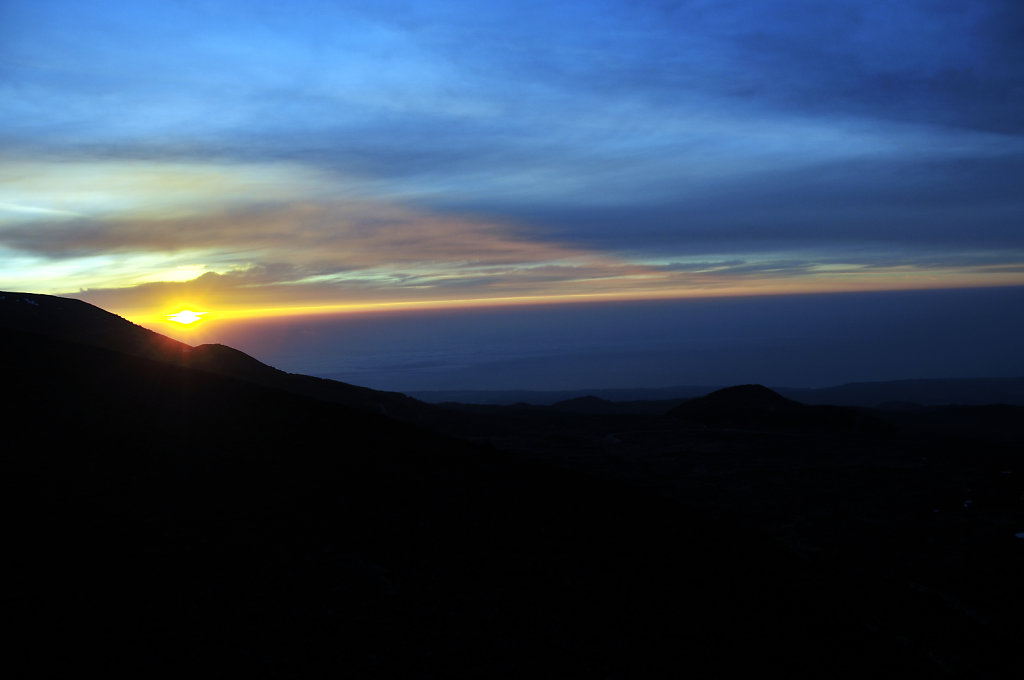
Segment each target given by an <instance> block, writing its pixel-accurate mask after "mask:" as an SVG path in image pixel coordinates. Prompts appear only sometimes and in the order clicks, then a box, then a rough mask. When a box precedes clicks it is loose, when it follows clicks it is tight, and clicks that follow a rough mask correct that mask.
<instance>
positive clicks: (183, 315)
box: [167, 309, 206, 325]
mask: <svg viewBox="0 0 1024 680" xmlns="http://www.w3.org/2000/svg"><path fill="white" fill-rule="evenodd" d="M203 314H206V312H193V311H192V310H191V309H183V310H182V311H180V312H177V313H175V314H168V315H167V318H168V319H170V320H171V321H177V322H178V323H182V324H186V325H187V324H191V323H195V322H196V321H199V319H200V317H202V316H203Z"/></svg>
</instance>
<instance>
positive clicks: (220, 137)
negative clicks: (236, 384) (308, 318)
mask: <svg viewBox="0 0 1024 680" xmlns="http://www.w3.org/2000/svg"><path fill="white" fill-rule="evenodd" d="M940 45H941V49H938V48H937V46H940ZM0 72H2V74H3V77H2V78H0V97H2V99H3V101H4V102H5V103H4V106H3V107H2V108H0V145H2V146H0V153H2V161H3V162H2V164H0V168H2V169H0V270H2V271H3V275H2V276H0V285H2V286H3V287H4V288H29V289H33V290H40V291H47V292H58V293H60V292H74V291H82V292H81V294H82V295H84V296H86V297H87V298H88V299H90V300H96V301H100V300H103V301H105V302H106V301H113V302H114V303H115V304H118V305H121V308H122V309H140V308H144V307H146V306H147V305H149V306H158V305H162V304H164V303H163V301H164V300H166V299H169V298H173V299H175V300H177V299H183V298H187V297H189V296H197V297H201V296H206V298H207V299H209V300H211V304H227V302H228V301H233V302H234V304H236V305H242V304H243V303H244V304H248V305H252V306H264V307H266V306H287V305H294V306H302V305H329V304H344V303H346V302H350V301H353V300H355V301H376V302H402V301H416V300H444V299H450V298H455V297H458V298H460V299H488V298H497V297H517V296H523V297H539V296H554V297H557V296H565V295H608V296H620V297H629V296H631V295H633V296H649V295H689V294H694V293H700V292H702V291H711V290H714V291H723V290H725V291H741V290H748V291H754V292H757V291H765V290H775V289H778V290H808V291H809V290H816V289H822V290H825V289H827V290H833V289H841V288H843V286H846V287H848V288H861V287H886V286H889V287H914V286H920V287H938V286H943V285H946V286H960V285H983V284H1007V283H1024V276H1022V274H1021V263H1024V229H1022V228H1021V227H1022V225H1024V199H1022V198H1021V197H1020V187H1021V186H1022V184H1024V89H1022V87H1024V86H1022V85H1021V83H1024V10H1022V9H1021V8H1020V5H1019V3H1016V2H1012V1H1011V0H1006V1H1002V0H982V1H979V2H971V3H935V2H931V1H929V0H910V1H908V2H902V3H896V4H894V3H890V2H881V1H878V2H873V1H868V2H865V1H863V0H858V1H855V0H840V1H836V2H830V3H825V4H822V3H820V2H810V0H765V1H764V2H759V3H722V2H706V1H704V0H691V1H689V2H677V3H636V2H622V1H612V0H606V1H603V2H599V3H575V2H550V1H549V2H515V3H505V2H493V3H483V4H481V3H469V2H459V1H451V0H446V1H445V2H430V3H427V2H415V1H393V2H392V1H387V2H380V1H378V2H372V3H369V2H367V3H362V2H354V3H341V4H336V3H319V2H311V3H308V4H304V5H303V6H302V8H301V11H299V10H296V8H293V7H290V6H288V5H285V4H281V3H276V2H262V1H260V2H244V3H242V2H239V3H234V2H222V3H206V2H198V1H195V2H192V1H189V0H186V1H182V2H173V3H172V2H160V1H158V0H140V1H139V2H133V3H128V4H124V3H121V4H119V5H118V7H116V8H115V7H114V6H112V5H111V4H110V3H104V2H90V1H78V2H60V1H56V0H53V1H51V0H39V1H38V2H33V3H4V4H3V5H2V9H0Z"/></svg>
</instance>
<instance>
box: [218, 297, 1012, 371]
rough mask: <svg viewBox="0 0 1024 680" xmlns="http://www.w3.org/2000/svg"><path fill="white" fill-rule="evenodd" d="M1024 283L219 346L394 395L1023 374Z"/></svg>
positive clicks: (355, 328)
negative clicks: (385, 390) (997, 286)
mask: <svg viewBox="0 0 1024 680" xmlns="http://www.w3.org/2000/svg"><path fill="white" fill-rule="evenodd" d="M1022 309H1024V287H1012V288H985V289H961V290H941V291H913V292H885V293H846V294H830V295H800V296H773V297H756V298H749V297H748V298H718V299H696V300H672V301H656V302H621V303H591V304H549V305H537V306H528V307H505V308H491V309H475V310H471V309H463V310H431V311H416V312H409V311H405V312H401V313H366V314H348V315H339V316H332V317H306V318H294V319H287V320H277V321H273V322H269V321H268V322H262V323H254V324H250V325H248V326H245V327H239V328H236V329H234V330H233V331H231V332H228V333H225V334H223V336H222V337H220V338H218V339H217V341H218V342H224V343H226V344H230V345H232V346H235V347H238V348H239V349H242V350H243V351H246V352H248V353H250V354H252V355H254V356H256V357H257V358H259V359H260V360H262V361H264V362H266V363H269V364H271V365H273V366H276V367H278V368H281V369H283V370H286V371H289V372H296V373H306V374H311V375H318V376H323V377H330V378H334V379H337V380H343V381H345V382H350V383H354V384H358V385H364V386H367V387H372V388H377V389H387V390H397V391H415V390H435V389H436V390H449V389H451V390H456V389H458V390H462V389H476V390H480V389H496V390H498V389H500V390H510V389H534V390H561V389H586V388H631V387H667V386H672V385H719V384H738V383H750V382H759V383H765V384H771V385H776V386H783V385H785V386H793V387H823V386H828V385H834V384H841V383H845V382H856V381H871V380H897V379H907V378H933V377H934V378H938V377H1009V376H1019V375H1024V353H1022V352H1021V351H1020V348H1021V347H1024V315H1021V314H1020V310H1022Z"/></svg>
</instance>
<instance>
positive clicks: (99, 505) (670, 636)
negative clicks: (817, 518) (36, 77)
mask: <svg viewBox="0 0 1024 680" xmlns="http://www.w3.org/2000/svg"><path fill="white" fill-rule="evenodd" d="M7 295H11V294H7ZM19 295H20V294H19ZM21 299H22V300H24V299H27V298H26V297H24V296H23V297H22V298H21ZM17 304H28V306H30V307H33V308H35V307H36V305H32V304H30V303H25V302H19V303H17ZM60 305H61V306H64V303H60ZM80 305H81V303H76V304H74V305H70V304H69V305H67V307H68V308H70V309H72V310H73V313H75V314H78V315H80V317H79V318H78V319H76V321H75V323H74V324H73V325H74V332H71V333H64V332H63V331H62V330H61V329H60V325H61V323H62V320H61V319H47V318H42V319H40V318H38V317H36V318H35V319H36V320H35V322H34V323H35V324H36V325H35V326H33V327H32V330H30V329H27V328H22V329H16V328H13V326H17V325H18V320H17V319H15V320H13V321H12V320H11V319H10V318H8V319H7V320H6V322H5V323H4V324H2V325H3V326H4V328H3V330H2V331H0V340H2V342H0V356H3V357H4V359H5V368H4V387H5V392H6V395H7V397H8V399H7V405H6V406H5V407H4V409H3V414H4V420H3V426H4V430H5V440H6V441H5V447H4V466H5V474H4V480H5V486H6V489H5V490H4V494H3V499H4V506H5V507H4V508H3V510H4V518H5V526H4V527H3V529H4V531H5V536H6V537H7V546H6V547H7V554H8V555H9V567H10V568H11V570H12V571H11V573H10V574H9V577H8V579H7V580H6V586H5V588H4V595H3V606H4V609H5V612H6V614H7V617H8V620H9V621H12V622H14V623H15V624H16V628H17V630H18V633H17V635H15V636H14V637H11V638H8V639H7V640H6V642H7V644H8V645H9V650H8V651H9V656H8V658H9V661H8V663H9V664H10V665H11V667H17V666H16V664H18V663H19V661H20V662H21V664H22V665H21V666H20V668H23V669H25V674H24V675H23V676H22V677H32V676H36V677H53V676H54V675H55V674H62V673H68V672H71V671H73V670H75V669H80V668H84V667H103V668H104V669H105V673H106V674H107V675H115V676H116V675H121V676H129V675H130V676H132V677H140V676H142V677H159V676H175V677H180V676H181V674H183V673H185V672H188V673H189V674H195V673H199V674H201V675H217V674H225V673H231V674H239V673H242V674H245V675H247V676H250V677H309V676H319V675H322V674H325V673H330V674H332V675H336V674H338V673H347V674H354V675H357V676H364V677H365V676H396V675H397V676H404V677H424V676H434V677H466V676H475V677H524V676H526V675H536V674H547V675H550V674H557V675H562V676H601V677H638V676H646V677H650V676H652V675H654V674H656V673H657V672H658V671H659V670H660V669H664V668H672V669H675V670H676V671H681V670H692V671H697V672H701V671H709V670H711V669H713V670H715V671H716V672H719V671H722V670H725V671H730V670H731V671H735V672H741V671H746V670H749V669H750V668H752V667H757V668H759V669H765V668H774V669H778V670H780V671H784V672H786V673H787V674H789V675H798V676H801V675H803V676H811V675H818V674H820V673H821V672H827V673H828V674H830V675H837V674H838V675H843V674H847V673H848V674H850V675H852V674H854V673H856V674H857V675H861V674H863V673H865V672H867V670H868V668H869V667H871V666H872V664H873V663H874V662H877V661H878V660H879V659H882V658H884V659H885V660H886V663H889V664H891V665H892V664H894V665H895V666H896V667H907V668H917V667H919V665H920V664H921V663H927V662H926V661H924V662H923V661H922V660H921V659H919V658H916V657H914V656H913V655H909V656H908V655H907V654H906V653H905V650H902V649H900V648H893V647H892V646H891V645H890V644H889V643H888V642H887V641H886V640H884V639H876V636H874V634H873V633H872V632H871V630H870V629H868V628H865V627H864V626H863V625H861V623H859V622H858V621H856V620H853V619H850V618H848V617H845V616H843V615H842V614H841V612H843V611H845V607H846V605H845V604H843V603H842V601H841V598H840V600H837V599H836V597H835V596H834V595H831V594H829V593H824V592H821V588H823V587H825V584H824V583H823V582H822V581H821V580H820V579H818V578H817V577H816V576H815V575H814V574H812V573H806V571H805V570H803V567H802V566H801V565H800V564H799V563H798V562H797V561H795V560H793V559H791V558H790V557H788V556H787V554H785V552H784V551H781V550H779V549H777V548H775V547H773V545H771V544H770V543H769V542H767V541H764V540H761V539H759V538H757V536H755V535H753V534H751V535H745V534H744V538H743V539H742V540H737V536H738V534H737V530H736V529H735V528H733V527H731V526H728V525H723V524H721V523H718V522H715V521H712V520H709V519H708V518H707V517H705V516H702V515H701V514H700V513H696V512H693V511H690V510H688V509H686V508H685V507H683V506H681V505H680V504H677V503H675V502H672V501H669V500H665V499H656V498H652V497H650V496H649V495H647V494H644V493H642V492H639V491H637V490H633V489H631V488H630V487H628V486H626V485H622V484H618V483H615V482H612V481H598V480H596V479H593V478H590V477H587V476H584V475H582V474H578V473H572V472H569V471H565V470H558V469H555V468H552V467H548V466H546V465H543V464H541V463H538V462H534V461H531V460H528V459H526V458H523V457H519V456H515V455H511V454H505V453H501V452H498V451H495V450H492V449H487V448H482V447H479V446H475V445H472V444H468V443H465V442H462V441H459V440H456V439H452V438H448V437H444V436H441V435H437V434H434V433H432V432H430V431H427V430H425V429H422V428H419V427H415V426H412V425H408V424H403V423H400V422H397V421H394V420H391V419H388V418H386V417H384V416H381V415H375V414H370V413H367V412H366V411H365V410H355V409H352V408H347V407H344V406H341V405H339V404H336V403H331V402H327V401H323V400H316V399H312V398H309V397H306V396H301V395H297V394H294V393H289V392H285V391H282V390H279V389H273V388H270V387H267V386H265V385H262V384H256V383H254V382H248V381H245V380H241V379H238V378H236V377H230V376H226V375H221V374H218V373H213V372H209V371H206V370H198V369H196V368H193V367H190V366H188V365H187V363H176V362H174V361H166V360H164V358H163V357H158V359H154V358H152V357H153V355H154V352H155V353H156V354H157V355H159V354H160V352H163V351H165V350H167V348H170V349H169V351H172V352H181V351H183V350H182V348H181V347H179V346H177V345H174V344H171V343H173V341H171V343H168V342H167V341H166V339H162V338H160V337H159V336H157V337H153V336H152V335H148V334H146V333H141V332H140V331H139V330H138V328H137V327H134V326H132V325H131V324H128V323H127V322H124V321H121V322H118V321H116V319H115V320H111V319H109V318H107V317H102V316H101V317H98V318H101V319H103V321H102V322H97V325H96V326H91V325H90V323H91V322H90V320H89V318H88V314H93V312H92V311H91V310H88V309H85V310H84V311H83V308H82V307H81V306H80ZM38 307H39V309H38V310H36V311H41V312H43V313H44V314H45V313H46V312H47V311H48V310H47V308H46V307H45V306H44V305H43V303H40V304H39V305H38ZM53 309H56V311H55V312H54V313H55V314H62V313H63V311H62V310H61V309H57V308H53ZM33 313H34V312H33ZM119 324H120V325H119ZM23 325H24V324H23ZM39 330H44V331H45V334H40V333H39V332H35V331H39ZM97 337H99V338H102V340H103V342H102V343H100V344H102V345H103V346H98V345H97V344H96V343H94V342H88V343H83V342H81V341H82V340H93V339H95V338H97ZM140 346H141V347H143V348H144V349H143V350H141V351H139V350H138V348H139V347H140ZM117 347H121V348H122V349H115V348H117ZM154 347H155V348H156V349H155V350H153V349H152V348H154ZM122 350H124V351H122ZM837 603H838V604H837ZM740 650H742V653H739V652H740ZM854 650H856V653H854ZM865 650H866V651H865Z"/></svg>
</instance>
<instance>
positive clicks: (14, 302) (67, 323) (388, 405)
mask: <svg viewBox="0 0 1024 680" xmlns="http://www.w3.org/2000/svg"><path fill="white" fill-rule="evenodd" d="M0 328H9V329H13V330H20V331H24V332H29V333H36V334H39V335H42V336H46V337H51V338H57V339H60V340H62V341H65V342H76V343H81V344H84V345H90V346H94V347H101V348H104V349H109V350H113V351H117V352H122V353H124V354H128V355H131V356H138V357H145V358H147V359H153V360H156V361H160V362H163V363H168V364H172V365H175V366H182V367H187V368H195V369H200V370H203V371H208V372H210V373H216V374H218V375H225V376H230V377H233V378H238V379H241V380H247V381H250V382H253V383H256V384H258V385H262V386H264V387H270V388H274V389H279V390H284V391H287V392H291V393H294V394H297V395H302V396H306V397H313V398H316V399H322V400H325V401H330V402H334V403H337V404H342V405H345V406H349V407H351V408H356V409H360V410H364V411H370V412H373V413H383V414H387V415H390V416H392V417H395V418H400V419H402V420H405V421H408V422H426V421H427V420H429V419H430V418H431V417H432V416H433V414H434V412H435V411H436V409H435V408H434V407H432V406H430V405H428V404H424V403H422V402H419V401H417V400H415V399H412V398H410V397H406V396H405V395H403V394H399V393H397V392H381V391H378V390H372V389H369V388H366V387H358V386H355V385H349V384H347V383H342V382H338V381H335V380H327V379H324V378H314V377H311V376H305V375H296V374H291V373H285V372H284V371H281V370H278V369H276V368H273V367H271V366H268V365H266V364H264V363H262V362H261V361H259V360H258V359H255V358H253V357H251V356H249V355H248V354H245V353H244V352H241V351H239V350H237V349H234V348H232V347H227V346H225V345H218V344H209V345H200V346H198V347H191V346H189V345H187V344H185V343H182V342H178V341H177V340H173V339H171V338H168V337H167V336H164V335H161V334H159V333H155V332H153V331H151V330H148V329H146V328H143V327H141V326H138V325H136V324H133V323H131V322H130V321H128V320H126V319H124V318H122V317H120V316H117V315H116V314H111V313H110V312H107V311H105V310H103V309H100V308H99V307H95V306H93V305H90V304H88V303H86V302H82V301H80V300H73V299H70V298H62V297H56V296H53V295H38V294H35V293H11V292H0Z"/></svg>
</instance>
